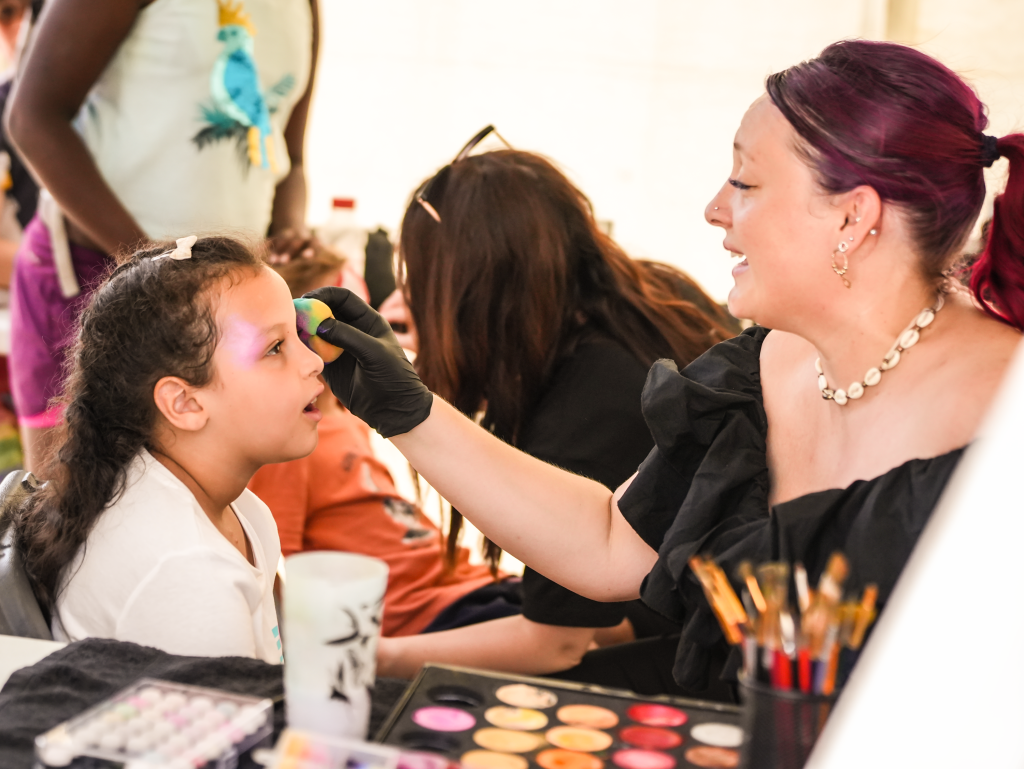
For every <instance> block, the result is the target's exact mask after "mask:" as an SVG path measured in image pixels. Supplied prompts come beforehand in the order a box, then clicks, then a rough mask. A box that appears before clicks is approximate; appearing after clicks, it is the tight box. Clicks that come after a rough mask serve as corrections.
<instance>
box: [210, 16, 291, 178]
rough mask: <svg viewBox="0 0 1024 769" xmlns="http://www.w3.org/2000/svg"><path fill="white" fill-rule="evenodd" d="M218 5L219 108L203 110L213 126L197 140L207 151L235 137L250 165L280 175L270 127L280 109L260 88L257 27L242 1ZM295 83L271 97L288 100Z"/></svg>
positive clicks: (214, 76) (214, 87)
mask: <svg viewBox="0 0 1024 769" xmlns="http://www.w3.org/2000/svg"><path fill="white" fill-rule="evenodd" d="M217 5H218V7H219V25H218V26H219V29H218V32H217V40H218V41H219V42H220V43H221V44H222V45H223V48H222V50H221V53H220V55H219V56H218V57H217V60H216V62H215V63H214V65H213V71H212V72H211V73H210V96H211V97H212V101H213V105H212V107H207V106H203V107H202V114H203V118H204V120H205V122H206V123H207V126H206V127H205V128H203V129H202V130H201V131H200V132H199V133H198V134H196V136H195V137H193V141H194V142H195V144H196V145H197V146H198V147H199V148H200V149H202V148H203V147H204V146H206V145H208V144H210V143H212V142H214V141H218V140H221V139H227V138H233V139H235V140H236V141H237V142H238V144H239V149H240V150H241V151H243V153H244V156H245V158H246V160H247V162H248V164H249V165H250V166H252V167H257V168H267V169H270V170H271V172H273V173H276V172H277V168H278V166H277V161H276V158H275V156H274V136H273V132H272V128H271V124H270V116H271V114H272V113H273V112H274V111H275V108H274V106H275V105H274V104H273V103H272V102H271V101H269V100H268V94H267V93H265V92H264V90H263V87H262V86H261V84H260V75H259V70H258V69H257V67H256V59H255V56H254V50H255V37H256V27H255V26H254V25H253V23H252V20H251V19H250V18H249V15H248V14H247V13H246V12H245V10H244V9H243V5H242V0H217ZM294 83H295V79H294V78H293V77H292V76H291V75H286V76H285V77H284V78H282V80H281V81H280V82H279V83H277V84H276V85H274V87H273V88H271V89H270V94H269V96H270V97H276V98H280V97H282V96H284V95H285V94H287V93H288V92H289V91H290V90H291V88H292V87H293V85H294Z"/></svg>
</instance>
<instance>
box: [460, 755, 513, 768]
mask: <svg viewBox="0 0 1024 769" xmlns="http://www.w3.org/2000/svg"><path fill="white" fill-rule="evenodd" d="M459 763H460V764H461V765H462V766H463V767H465V769H527V767H529V766H530V762H529V761H527V760H526V759H525V758H523V757H522V756H513V755H512V754H511V753H495V752H494V751H493V750H470V751H468V752H466V753H463V754H462V758H461V759H459Z"/></svg>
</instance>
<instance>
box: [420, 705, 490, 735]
mask: <svg viewBox="0 0 1024 769" xmlns="http://www.w3.org/2000/svg"><path fill="white" fill-rule="evenodd" d="M412 722H413V723H414V724H416V725H417V726H422V727H423V728H424V729H429V730H430V731H432V732H464V731H466V730H467V729H472V728H473V727H474V726H476V719H475V718H474V717H473V716H472V715H470V714H469V713H467V712H466V711H465V710H459V709H458V708H446V707H441V706H435V707H429V706H428V707H425V708H420V709H419V710H417V711H416V712H415V713H413V714H412Z"/></svg>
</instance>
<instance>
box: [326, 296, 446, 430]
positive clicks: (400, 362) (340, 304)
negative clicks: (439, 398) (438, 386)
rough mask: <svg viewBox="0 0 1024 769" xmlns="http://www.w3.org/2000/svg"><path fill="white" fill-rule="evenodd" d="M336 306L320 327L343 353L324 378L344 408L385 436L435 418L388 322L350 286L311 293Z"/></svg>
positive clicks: (427, 396)
mask: <svg viewBox="0 0 1024 769" xmlns="http://www.w3.org/2000/svg"><path fill="white" fill-rule="evenodd" d="M306 296H307V297H310V298H312V299H319V300H320V301H321V302H323V303H324V304H326V305H327V306H328V307H330V308H331V312H333V313H334V318H336V320H335V319H331V318H328V319H326V320H325V321H324V322H323V323H321V324H320V327H319V328H318V329H317V332H316V333H317V336H319V337H320V338H321V339H323V340H325V341H327V342H329V343H331V344H333V345H334V346H336V347H341V348H342V349H343V350H345V352H344V354H343V355H342V356H341V357H340V358H338V359H337V360H336V361H334V362H333V363H329V364H327V365H326V366H325V367H324V372H323V376H324V379H326V380H327V384H328V385H330V387H331V391H332V392H333V393H334V394H335V395H336V396H337V397H338V400H340V401H341V402H342V403H343V404H344V405H345V407H346V408H347V409H348V410H349V411H351V412H352V413H353V414H355V415H356V416H357V417H359V418H360V419H362V420H363V421H364V422H366V423H367V424H368V425H370V427H372V428H373V429H375V430H376V431H377V432H379V433H380V434H381V435H382V436H383V437H385V438H390V437H392V436H395V435H401V434H403V433H407V432H409V431H410V430H412V429H413V428H414V427H416V426H417V425H418V424H420V423H421V422H422V421H423V420H425V419H426V418H427V417H428V416H430V407H431V405H432V404H433V401H434V396H433V394H432V393H431V392H430V390H428V389H427V388H426V386H425V385H424V384H423V382H421V381H420V378H419V376H417V374H416V371H415V369H413V367H412V364H411V363H410V362H409V359H408V358H406V357H405V353H404V352H402V346H401V345H400V344H399V343H398V340H397V339H396V338H395V335H394V332H392V330H391V327H390V326H389V325H388V323H387V321H386V320H384V318H382V317H381V316H380V315H378V314H377V313H376V312H375V311H374V310H373V309H371V308H370V307H369V305H367V304H366V302H364V301H363V300H362V299H360V298H359V297H357V296H356V295H355V294H353V293H352V292H351V291H349V290H348V289H345V288H333V287H331V288H318V289H317V290H316V291H312V292H310V293H308V294H306Z"/></svg>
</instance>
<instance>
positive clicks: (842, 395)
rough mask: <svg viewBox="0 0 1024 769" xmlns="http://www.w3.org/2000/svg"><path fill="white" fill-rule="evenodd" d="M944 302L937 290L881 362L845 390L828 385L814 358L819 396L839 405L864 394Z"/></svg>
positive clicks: (928, 322) (818, 359) (895, 360)
mask: <svg viewBox="0 0 1024 769" xmlns="http://www.w3.org/2000/svg"><path fill="white" fill-rule="evenodd" d="M944 303H945V297H944V296H943V293H942V292H941V291H940V292H939V298H938V300H937V301H936V302H935V305H934V306H933V307H929V308H927V309H925V310H921V312H919V313H918V314H917V315H915V316H914V319H913V320H912V321H911V322H910V325H909V326H907V327H906V328H905V329H904V330H903V332H902V333H900V335H899V336H898V337H896V341H895V342H893V345H892V347H891V348H889V352H887V353H886V354H885V357H884V358H882V362H881V364H880V365H879V366H878V368H869V369H868V371H867V373H866V374H864V381H863V382H854V383H853V384H851V385H850V386H849V387H848V388H847V389H845V390H833V389H832V388H830V387H829V386H828V380H827V379H825V373H824V372H823V371H822V370H821V358H816V359H815V361H814V368H815V369H816V370H817V372H818V388H819V389H820V390H821V397H822V398H824V399H825V400H827V401H835V402H836V403H837V404H839V405H840V406H845V405H846V404H847V402H848V401H850V400H857V398H860V397H861V396H863V395H864V388H866V387H873V386H875V385H876V384H878V383H879V382H881V381H882V372H883V371H888V370H889V369H891V368H895V367H896V364H897V363H899V362H900V356H901V355H902V354H903V353H904V352H906V351H907V350H909V349H910V348H911V347H913V346H914V345H915V344H917V342H918V340H919V339H920V338H921V330H922V329H923V328H925V327H926V326H929V325H931V322H932V321H933V320H935V313H937V312H938V311H939V310H941V309H942V305H943V304H944Z"/></svg>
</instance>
